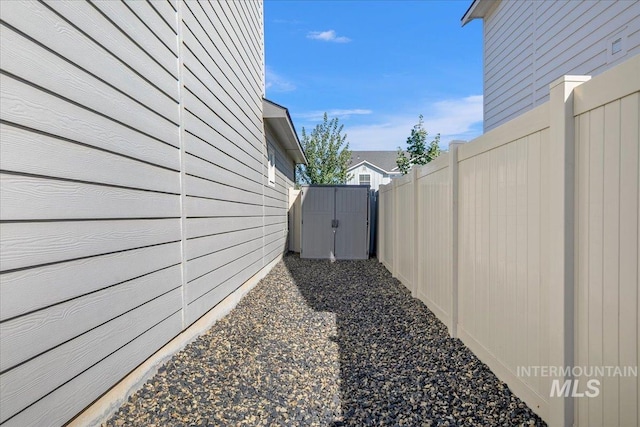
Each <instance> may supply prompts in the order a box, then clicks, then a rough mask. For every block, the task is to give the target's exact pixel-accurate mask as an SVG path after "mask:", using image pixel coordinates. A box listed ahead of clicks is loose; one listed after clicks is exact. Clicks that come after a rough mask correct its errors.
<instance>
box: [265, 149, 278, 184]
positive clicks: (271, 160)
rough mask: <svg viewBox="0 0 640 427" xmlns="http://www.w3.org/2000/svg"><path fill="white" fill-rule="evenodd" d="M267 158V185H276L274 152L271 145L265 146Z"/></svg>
mask: <svg viewBox="0 0 640 427" xmlns="http://www.w3.org/2000/svg"><path fill="white" fill-rule="evenodd" d="M267 158H268V159H269V172H268V177H269V185H270V186H271V187H275V186H276V153H275V152H274V150H273V148H272V147H271V146H268V147H267Z"/></svg>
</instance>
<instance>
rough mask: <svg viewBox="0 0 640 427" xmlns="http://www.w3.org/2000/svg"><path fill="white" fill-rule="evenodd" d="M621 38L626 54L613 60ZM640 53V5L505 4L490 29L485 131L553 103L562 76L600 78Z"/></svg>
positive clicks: (622, 2) (487, 27) (487, 34)
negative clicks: (555, 83)
mask: <svg viewBox="0 0 640 427" xmlns="http://www.w3.org/2000/svg"><path fill="white" fill-rule="evenodd" d="M618 35H621V36H622V37H623V42H622V43H623V48H624V49H623V52H621V53H618V54H617V55H611V54H610V49H611V42H612V41H613V38H614V36H616V37H615V38H617V36H618ZM625 51H626V53H625ZM637 53H640V2H637V1H630V0H619V1H531V0H527V1H508V0H504V1H501V2H500V3H499V4H498V6H497V7H496V8H495V10H494V11H492V12H491V13H490V14H489V16H488V17H486V18H485V24H484V68H485V69H484V130H485V132H486V131H489V130H491V129H493V128H495V127H496V126H498V125H500V124H502V123H505V122H507V121H509V120H510V119H512V118H513V117H515V116H517V115H519V114H522V113H523V112H525V111H528V110H530V109H532V108H533V107H535V106H537V105H540V104H542V103H544V102H545V101H547V100H548V99H549V84H550V83H551V82H553V81H554V80H556V79H557V78H559V77H560V76H562V75H566V74H575V75H596V74H599V73H601V72H602V71H604V70H606V69H608V68H611V67H612V66H614V65H615V64H618V63H620V62H621V61H624V60H625V59H627V58H629V57H631V56H633V55H636V54H637Z"/></svg>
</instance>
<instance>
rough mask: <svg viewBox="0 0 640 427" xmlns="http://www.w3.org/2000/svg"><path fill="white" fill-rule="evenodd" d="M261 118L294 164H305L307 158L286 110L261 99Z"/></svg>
mask: <svg viewBox="0 0 640 427" xmlns="http://www.w3.org/2000/svg"><path fill="white" fill-rule="evenodd" d="M262 117H263V118H264V121H265V123H267V124H269V125H270V127H271V128H272V129H273V131H274V132H275V134H276V136H277V137H278V141H279V142H280V143H281V144H282V145H283V147H284V149H285V150H286V151H287V154H289V155H290V156H291V158H292V159H293V160H294V161H295V162H296V163H302V164H305V165H306V164H307V156H305V154H304V150H303V149H302V145H301V144H300V140H299V139H298V134H297V133H296V128H295V127H294V126H293V121H292V120H291V116H290V115H289V110H287V109H286V108H285V107H283V106H282V105H279V104H276V103H275V102H273V101H269V100H268V99H266V98H263V99H262Z"/></svg>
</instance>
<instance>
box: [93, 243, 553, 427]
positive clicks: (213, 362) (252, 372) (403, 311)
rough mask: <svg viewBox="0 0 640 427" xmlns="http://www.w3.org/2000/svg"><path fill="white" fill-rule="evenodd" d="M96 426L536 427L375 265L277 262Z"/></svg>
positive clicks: (528, 413) (288, 258)
mask: <svg viewBox="0 0 640 427" xmlns="http://www.w3.org/2000/svg"><path fill="white" fill-rule="evenodd" d="M106 425H107V426H123V425H126V426H129V425H139V426H153V425H155V426H166V425H171V426H177V425H185V426H186V425H202V426H205V425H215V426H240V425H242V426H260V425H262V426H271V425H277V426H284V425H286V426H307V425H317V426H332V427H337V426H346V425H353V426H364V425H377V426H381V425H382V426H402V425H405V426H418V427H424V426H462V425H465V426H493V425H499V426H514V425H524V426H528V425H545V424H544V422H543V421H542V420H541V419H540V418H539V417H537V416H536V415H535V414H534V413H533V412H532V411H531V410H530V409H529V408H528V407H527V406H526V405H525V404H524V403H523V402H522V401H521V400H519V399H518V398H517V397H516V396H514V395H513V393H511V391H510V390H509V388H508V387H507V385H506V384H504V383H502V382H500V381H499V380H498V379H497V378H496V377H495V375H494V374H493V373H492V372H491V371H490V370H489V368H488V367H487V366H486V365H484V364H483V363H482V362H480V361H479V360H478V359H477V358H476V357H475V356H474V355H473V353H471V351H470V350H469V349H467V348H466V347H465V346H464V345H463V344H462V342H461V341H460V340H457V339H452V338H450V337H449V336H448V334H447V329H446V327H445V326H444V325H443V324H442V323H441V322H440V321H439V320H438V319H437V318H436V317H435V316H434V315H433V314H432V313H431V312H430V311H429V310H428V309H427V308H426V307H425V306H424V305H423V304H422V303H421V302H419V301H418V300H415V299H413V298H411V295H410V293H409V292H408V291H407V289H406V288H404V286H402V285H401V284H400V283H399V282H398V281H397V280H396V279H393V278H392V277H391V275H390V274H389V272H388V271H387V270H386V269H385V268H384V267H383V266H382V265H381V264H379V263H378V262H377V261H376V260H373V259H372V260H368V261H338V262H335V263H330V262H328V261H320V260H318V261H316V260H301V259H300V258H299V257H298V256H297V255H288V256H286V257H285V258H284V260H283V261H282V262H280V263H279V264H278V265H277V266H276V267H275V268H274V269H273V270H272V271H271V272H270V273H269V275H268V276H267V277H265V278H264V279H263V280H262V281H261V282H260V284H258V286H256V287H255V288H254V289H253V290H252V291H251V292H250V293H249V294H247V295H246V296H245V298H244V299H243V300H242V301H241V302H240V303H239V304H238V306H237V307H236V308H235V309H234V310H233V311H232V312H231V313H230V314H229V315H228V316H226V317H225V318H224V319H222V320H221V321H219V322H217V323H216V324H215V325H213V327H212V328H211V329H210V330H209V331H208V332H207V333H206V334H205V335H203V336H201V337H200V338H198V339H197V340H195V341H194V342H193V343H191V344H190V345H189V346H187V347H186V348H185V349H184V350H183V351H181V352H180V353H178V354H176V355H175V356H174V357H173V358H172V359H171V360H170V361H169V362H167V363H166V364H165V365H164V366H163V367H162V368H161V369H160V370H159V372H158V374H157V375H155V376H154V377H153V378H152V379H150V380H149V381H147V383H146V384H145V385H144V386H143V388H142V389H140V390H139V391H138V392H137V393H135V394H134V395H133V396H131V397H130V398H129V401H128V402H127V403H126V404H124V405H123V406H122V407H121V408H120V409H119V410H118V412H117V413H116V414H115V415H114V416H113V417H112V418H111V419H110V420H109V421H108V422H107V423H106Z"/></svg>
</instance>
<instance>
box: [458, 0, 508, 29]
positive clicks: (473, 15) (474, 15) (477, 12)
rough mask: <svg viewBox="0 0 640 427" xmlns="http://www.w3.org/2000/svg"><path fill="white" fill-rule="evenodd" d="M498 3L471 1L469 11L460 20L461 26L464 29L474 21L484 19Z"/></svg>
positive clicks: (487, 0)
mask: <svg viewBox="0 0 640 427" xmlns="http://www.w3.org/2000/svg"><path fill="white" fill-rule="evenodd" d="M499 2H500V0H473V2H472V3H471V6H469V9H467V11H466V13H465V14H464V16H463V17H462V19H461V20H460V21H461V22H462V26H463V27H464V26H465V25H467V24H468V23H469V22H471V21H473V20H474V19H478V18H480V19H482V18H484V17H485V16H487V14H488V13H489V12H490V11H491V10H492V9H493V7H494V6H495V5H496V4H498V3H499Z"/></svg>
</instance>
